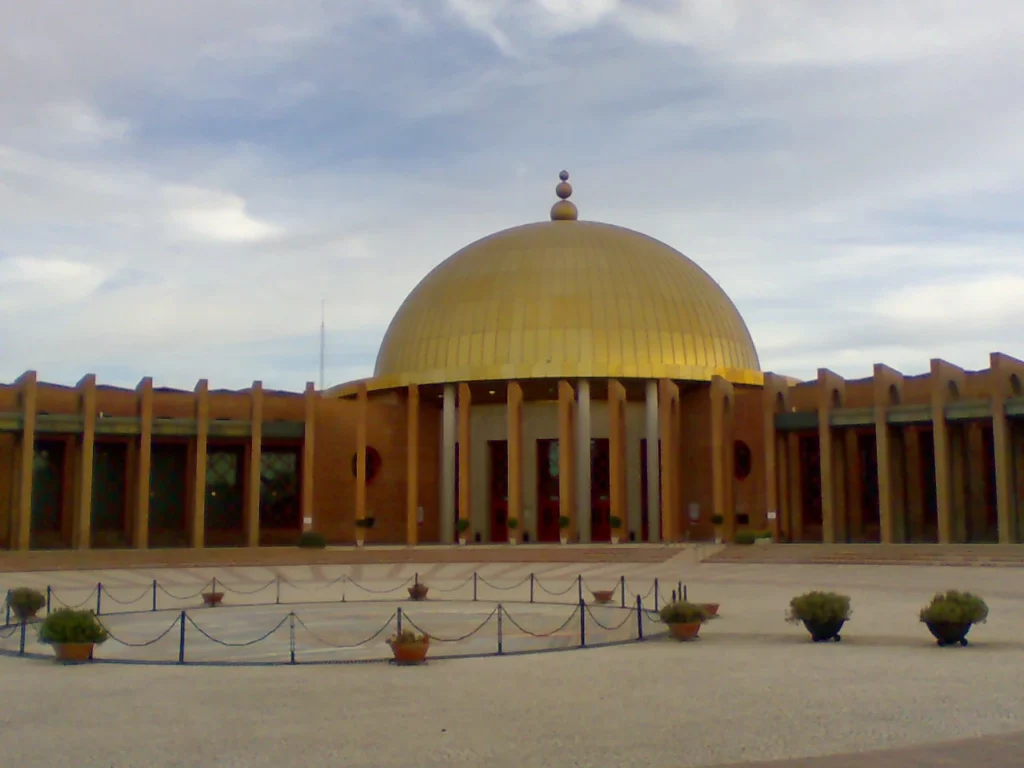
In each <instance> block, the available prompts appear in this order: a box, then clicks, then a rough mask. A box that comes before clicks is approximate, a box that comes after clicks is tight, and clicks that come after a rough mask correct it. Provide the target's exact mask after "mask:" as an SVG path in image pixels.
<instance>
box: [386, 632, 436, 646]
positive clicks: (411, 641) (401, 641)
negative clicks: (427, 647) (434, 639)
mask: <svg viewBox="0 0 1024 768" xmlns="http://www.w3.org/2000/svg"><path fill="white" fill-rule="evenodd" d="M428 640H430V635H428V634H427V633H426V632H424V633H423V634H422V635H417V634H416V633H415V632H413V631H412V630H411V629H403V630H402V631H401V632H399V633H397V634H394V635H392V636H391V639H390V640H388V644H389V645H416V644H418V643H425V642H427V641H428Z"/></svg>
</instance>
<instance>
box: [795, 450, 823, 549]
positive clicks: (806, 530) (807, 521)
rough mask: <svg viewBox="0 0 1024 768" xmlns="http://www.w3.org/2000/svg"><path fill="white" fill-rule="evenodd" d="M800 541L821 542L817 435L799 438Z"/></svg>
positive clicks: (819, 459)
mask: <svg viewBox="0 0 1024 768" xmlns="http://www.w3.org/2000/svg"><path fill="white" fill-rule="evenodd" d="M800 481H801V483H800V486H801V487H800V501H801V505H800V506H801V539H802V540H803V541H821V540H822V516H821V449H820V446H819V444H818V436H817V435H802V436H801V437H800Z"/></svg>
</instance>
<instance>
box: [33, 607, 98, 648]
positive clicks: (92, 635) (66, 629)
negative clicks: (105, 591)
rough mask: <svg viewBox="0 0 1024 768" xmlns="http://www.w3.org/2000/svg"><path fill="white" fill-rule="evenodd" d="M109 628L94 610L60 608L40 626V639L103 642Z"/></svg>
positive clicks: (68, 641)
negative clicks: (106, 627)
mask: <svg viewBox="0 0 1024 768" xmlns="http://www.w3.org/2000/svg"><path fill="white" fill-rule="evenodd" d="M106 640H107V630H105V629H104V628H103V625H102V624H100V622H99V619H97V618H96V614H95V613H93V612H92V611H82V610H76V609H74V608H58V609H57V610H56V611H54V612H53V613H51V614H50V615H49V616H47V617H46V618H45V619H44V620H43V623H42V624H41V625H40V627H39V641H40V642H42V643H50V644H57V645H60V644H62V643H97V644H98V643H103V642H106Z"/></svg>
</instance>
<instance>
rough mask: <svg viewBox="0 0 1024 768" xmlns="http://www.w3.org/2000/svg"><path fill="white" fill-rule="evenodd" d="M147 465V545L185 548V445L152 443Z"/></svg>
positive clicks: (186, 460)
mask: <svg viewBox="0 0 1024 768" xmlns="http://www.w3.org/2000/svg"><path fill="white" fill-rule="evenodd" d="M152 450H153V453H152V459H151V461H150V465H149V546H150V547H152V548H154V549H156V548H159V547H187V546H188V533H187V524H186V517H185V503H186V497H185V489H186V488H187V487H188V446H187V445H186V444H184V443H158V442H154V443H153V449H152Z"/></svg>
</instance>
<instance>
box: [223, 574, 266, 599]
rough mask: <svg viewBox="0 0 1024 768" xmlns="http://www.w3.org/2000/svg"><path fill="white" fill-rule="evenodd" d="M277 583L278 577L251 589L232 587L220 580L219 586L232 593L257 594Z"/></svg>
mask: <svg viewBox="0 0 1024 768" xmlns="http://www.w3.org/2000/svg"><path fill="white" fill-rule="evenodd" d="M275 584H277V579H276V578H274V579H271V580H270V581H269V582H267V583H266V584H264V585H263V586H262V587H257V588H256V589H251V590H249V589H234V588H232V587H229V586H228V585H227V584H225V583H224V582H222V581H218V582H217V586H219V587H220V588H221V589H223V590H224V591H225V592H231V593H233V594H235V595H255V594H256V593H257V592H262V591H263V590H265V589H269V588H270V587H272V586H274V585H275Z"/></svg>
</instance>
